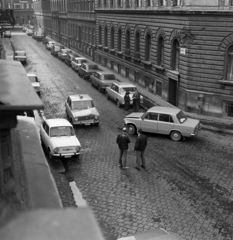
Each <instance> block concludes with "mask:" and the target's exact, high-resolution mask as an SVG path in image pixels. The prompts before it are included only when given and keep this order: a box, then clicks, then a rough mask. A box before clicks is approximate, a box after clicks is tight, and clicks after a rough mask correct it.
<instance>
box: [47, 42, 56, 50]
mask: <svg viewBox="0 0 233 240" xmlns="http://www.w3.org/2000/svg"><path fill="white" fill-rule="evenodd" d="M54 44H56V43H55V42H54V41H48V42H47V43H46V44H45V48H46V49H47V50H49V51H50V50H51V48H52V46H53V45H54Z"/></svg>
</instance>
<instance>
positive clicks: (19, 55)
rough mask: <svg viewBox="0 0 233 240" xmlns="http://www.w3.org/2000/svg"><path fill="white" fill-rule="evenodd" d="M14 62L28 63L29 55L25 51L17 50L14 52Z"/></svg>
mask: <svg viewBox="0 0 233 240" xmlns="http://www.w3.org/2000/svg"><path fill="white" fill-rule="evenodd" d="M13 59H14V61H20V62H21V63H23V64H26V63H27V55H26V52H25V51H24V50H16V51H14V56H13Z"/></svg>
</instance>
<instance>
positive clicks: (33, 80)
mask: <svg viewBox="0 0 233 240" xmlns="http://www.w3.org/2000/svg"><path fill="white" fill-rule="evenodd" d="M28 78H29V80H30V82H31V83H35V82H38V79H37V77H35V76H28Z"/></svg>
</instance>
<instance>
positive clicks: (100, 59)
mask: <svg viewBox="0 0 233 240" xmlns="http://www.w3.org/2000/svg"><path fill="white" fill-rule="evenodd" d="M101 61H102V58H101V56H99V64H101Z"/></svg>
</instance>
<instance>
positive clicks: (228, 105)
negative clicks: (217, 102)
mask: <svg viewBox="0 0 233 240" xmlns="http://www.w3.org/2000/svg"><path fill="white" fill-rule="evenodd" d="M224 105H225V115H226V116H227V117H233V102H225V103H224Z"/></svg>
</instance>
